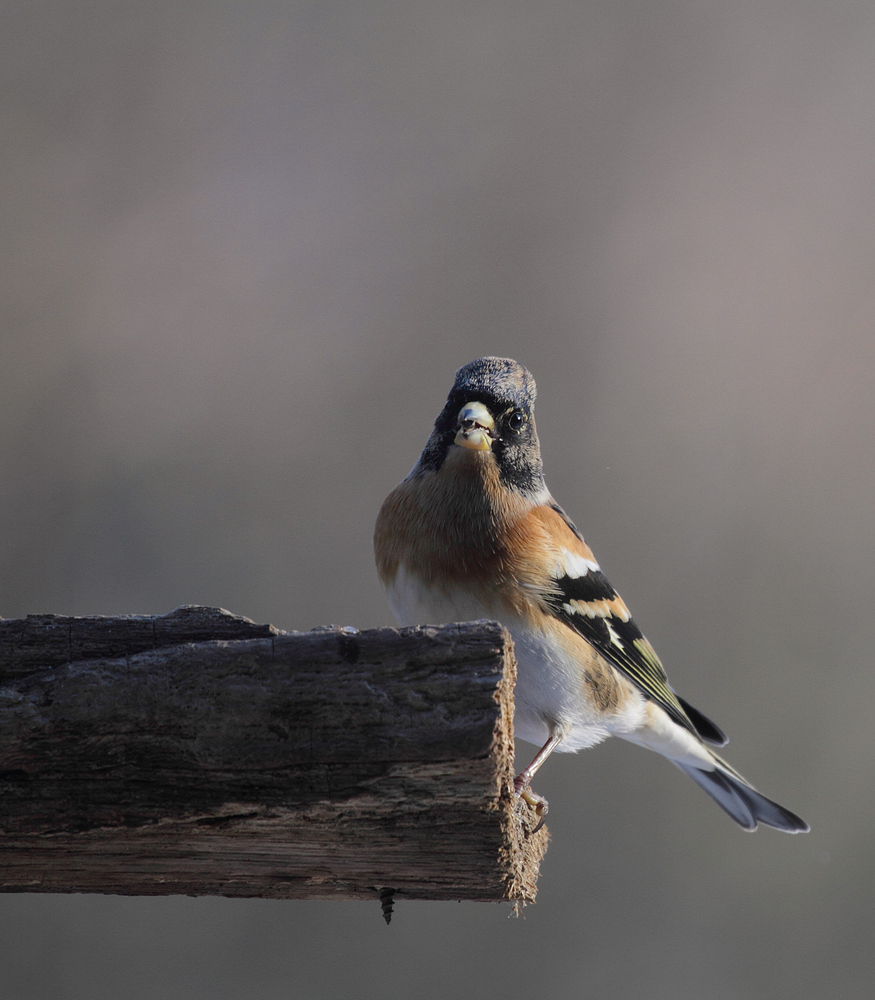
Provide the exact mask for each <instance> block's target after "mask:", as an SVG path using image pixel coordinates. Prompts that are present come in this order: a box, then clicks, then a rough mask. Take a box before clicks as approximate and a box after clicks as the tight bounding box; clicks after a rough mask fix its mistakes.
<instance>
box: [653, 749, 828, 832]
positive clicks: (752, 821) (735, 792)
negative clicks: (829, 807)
mask: <svg viewBox="0 0 875 1000" xmlns="http://www.w3.org/2000/svg"><path fill="white" fill-rule="evenodd" d="M711 756H712V757H713V758H714V763H715V768H714V770H713V771H703V770H701V769H700V768H698V767H694V766H693V765H692V764H688V763H681V762H680V761H677V760H672V764H675V765H676V766H677V767H679V768H680V769H681V770H682V771H683V772H684V774H688V775H689V776H690V777H691V778H692V779H693V781H695V782H696V784H697V785H698V786H699V787H700V788H704V789H705V791H706V792H707V793H708V794H709V795H710V796H711V798H712V799H714V801H715V802H716V803H717V805H718V806H720V808H721V809H724V810H725V811H726V812H728V813H729V815H730V816H731V817H732V818H733V819H734V820H735V822H736V823H738V825H739V826H742V827H744V829H745V830H755V829H756V827H757V823H763V824H765V825H766V826H772V827H774V828H775V829H776V830H783V831H784V832H785V833H805V832H806V831H807V830H808V829H809V827H808V824H807V823H806V822H805V820H804V819H800V818H799V817H798V816H797V815H796V814H795V813H792V812H790V810H789V809H785V808H784V807H783V806H779V805H778V803H777V802H773V801H772V800H771V799H767V798H766V797H765V795H761V794H760V793H759V792H758V791H757V790H756V789H755V788H753V787H752V786H751V785H749V784H748V783H747V782H746V781H745V780H744V778H742V776H741V775H740V774H739V773H738V772H737V771H734V770H733V769H732V768H731V767H730V766H729V765H728V764H727V763H726V762H725V761H723V760H721V759H720V757H718V756H717V754H715V753H712V754H711ZM669 759H670V760H671V758H669Z"/></svg>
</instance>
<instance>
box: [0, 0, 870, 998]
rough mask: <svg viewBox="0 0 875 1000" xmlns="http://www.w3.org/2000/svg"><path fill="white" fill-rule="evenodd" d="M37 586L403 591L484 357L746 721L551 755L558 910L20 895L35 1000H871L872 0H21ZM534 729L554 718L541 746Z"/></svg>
mask: <svg viewBox="0 0 875 1000" xmlns="http://www.w3.org/2000/svg"><path fill="white" fill-rule="evenodd" d="M0 25H2V30H0V49H2V54H0V74H2V100H0V116H2V118H0V135H2V142H0V157H2V177H3V184H2V191H0V198H2V226H0V253H2V268H0V281H2V305H3V311H4V316H3V322H2V333H0V337H2V353H0V524H2V529H3V530H2V532H0V565H2V573H0V614H2V615H3V616H4V617H16V616H19V615H25V614H27V613H31V612H55V613H60V614H77V615H78V614H95V613H102V614H118V613H163V612H166V611H169V610H170V609H172V608H174V607H175V606H177V605H179V604H183V603H203V604H213V605H219V606H222V607H225V608H228V609H230V610H232V611H234V612H236V613H239V614H244V615H248V616H250V617H252V618H254V619H256V620H257V621H260V622H265V621H269V622H272V623H273V624H275V625H277V626H280V627H282V628H287V629H309V628H311V627H313V626H315V625H319V624H325V623H329V622H332V623H338V624H352V625H357V626H359V627H367V626H373V625H379V624H387V623H390V622H391V616H390V613H389V611H388V608H387V606H386V604H385V603H384V599H383V597H382V594H381V593H380V591H379V587H378V584H377V581H376V577H375V573H374V571H373V568H372V555H371V530H372V525H373V521H374V517H375V515H376V512H377V510H378V508H379V505H380V503H381V501H382V499H383V497H384V496H385V494H386V493H387V492H388V491H389V489H390V488H391V487H392V486H394V485H395V483H396V482H397V481H398V480H399V479H401V478H402V477H403V476H404V475H405V474H406V472H407V471H408V469H409V468H410V466H411V465H412V464H413V462H414V461H415V459H416V457H417V455H418V454H419V451H420V449H421V447H422V445H423V443H424V441H425V438H426V436H427V434H428V432H429V430H430V427H431V423H432V421H433V419H434V417H435V415H436V414H437V412H438V410H439V409H440V407H441V405H442V403H443V400H444V397H445V395H446V392H447V390H448V388H449V386H450V384H451V381H452V377H453V373H454V372H455V370H456V368H458V367H459V366H460V365H462V364H464V363H465V362H467V361H470V360H471V359H472V358H474V357H477V356H479V355H482V354H499V355H505V356H511V357H515V358H516V359H518V360H519V361H520V362H522V363H524V364H526V365H527V366H528V367H529V368H530V369H531V370H532V371H533V372H534V374H535V376H536V378H537V380H538V385H539V390H540V399H539V404H538V424H539V431H540V434H541V439H542V444H543V450H544V458H545V462H546V470H547V478H548V482H549V484H550V486H551V488H552V490H553V493H554V494H555V496H556V497H557V499H558V500H559V501H560V503H562V504H563V505H564V506H565V507H566V509H567V510H568V512H569V514H570V515H571V516H572V517H573V518H574V519H575V520H576V521H577V522H578V524H579V525H580V527H581V529H582V530H583V531H584V533H585V534H586V536H587V539H588V541H589V542H590V543H591V544H592V545H593V547H594V548H595V551H596V553H597V555H598V556H599V558H600V560H601V562H602V565H603V566H604V567H605V569H606V571H607V573H608V575H609V577H610V579H611V580H612V582H613V583H614V584H615V585H616V586H617V587H618V589H619V590H620V591H621V593H622V594H623V595H624V597H625V598H626V600H627V602H628V603H629V604H630V605H631V607H632V609H633V613H634V614H635V616H636V618H637V620H638V621H639V623H640V624H641V626H642V627H643V628H644V630H645V632H646V633H647V635H648V636H649V638H650V639H651V640H652V641H653V643H654V645H655V646H656V648H657V649H658V650H659V652H660V654H661V656H662V658H663V660H664V662H665V663H666V665H667V668H668V670H669V674H670V676H671V678H672V681H673V683H674V684H675V686H676V687H677V688H678V690H680V691H681V692H682V693H683V694H684V695H685V697H686V698H688V699H689V700H690V701H691V702H692V703H693V704H695V705H696V706H697V707H699V708H701V709H702V710H703V711H705V712H706V713H707V714H709V715H710V716H712V717H713V718H714V719H715V720H716V721H718V722H719V723H720V724H721V725H723V726H724V727H725V728H726V729H727V730H728V732H729V733H730V735H731V737H732V743H731V745H730V747H729V748H728V753H727V756H728V758H729V759H730V760H731V761H732V763H733V764H735V766H737V767H738V768H739V769H740V770H741V771H742V773H744V774H746V775H747V776H748V777H750V778H751V779H752V780H753V781H754V783H755V784H757V785H758V786H759V787H760V788H761V789H762V790H763V791H764V792H766V793H767V794H769V795H772V796H774V797H775V798H777V799H779V800H780V801H781V802H783V803H785V804H786V805H788V806H789V807H791V808H792V809H794V810H796V811H798V812H799V813H801V814H802V815H803V816H804V817H805V818H806V819H808V820H809V821H810V823H811V825H812V828H813V830H812V833H810V834H808V835H807V836H800V837H795V838H791V837H787V836H783V835H779V834H777V833H775V832H773V831H771V830H761V831H760V832H758V833H757V834H755V835H747V834H744V833H743V832H741V831H740V830H739V829H738V828H736V827H735V826H734V824H733V823H732V822H731V821H730V820H729V819H728V818H727V817H726V816H724V815H723V813H722V812H720V810H719V809H717V808H716V807H715V806H714V805H713V804H712V803H711V802H710V801H709V800H708V799H707V798H706V797H705V796H704V795H702V793H701V792H700V791H699V790H698V789H696V788H695V786H694V785H693V784H692V782H689V781H687V780H686V779H685V778H684V777H683V776H682V775H680V774H679V773H678V772H677V771H675V770H674V769H673V768H671V767H669V766H668V765H667V764H666V763H665V762H664V761H662V760H661V759H659V758H657V757H656V756H654V755H650V754H647V753H645V752H643V751H641V750H639V749H637V748H634V747H632V746H629V745H626V744H621V743H620V742H619V741H616V742H615V743H612V744H608V745H605V746H602V747H599V748H597V749H595V750H592V751H589V752H587V753H584V754H580V755H577V756H572V755H557V756H556V757H554V758H553V759H552V760H551V761H550V763H549V764H548V766H546V767H545V768H544V770H543V771H542V772H541V774H540V775H539V779H538V790H539V791H541V792H543V793H544V794H545V795H546V796H547V797H548V798H549V799H550V803H551V812H550V829H551V831H552V836H553V842H552V846H551V848H550V850H549V852H548V855H547V858H546V860H545V862H544V864H543V866H542V878H541V882H540V891H539V901H538V904H537V906H535V907H533V908H529V909H527V911H526V913H525V919H522V920H509V919H507V913H508V911H507V908H504V907H490V906H484V905H476V904H437V903H433V904H426V903H410V902H408V903H404V902H399V904H398V906H397V909H396V917H395V920H394V921H393V923H392V925H391V927H389V928H387V927H386V926H385V925H384V924H383V921H382V919H381V916H380V908H379V904H378V903H377V902H375V903H374V904H373V906H367V905H365V904H360V903H325V904H317V903H283V902H272V901H257V900H256V901H239V900H238V901H234V900H224V899H186V898H166V899H147V898H119V897H99V896H72V897H61V896H39V895H32V896H27V895H20V896H0V995H2V997H3V998H4V1000H5V998H11V1000H32V998H39V1000H42V998H48V997H52V998H54V997H63V998H70V1000H78V998H88V1000H103V998H107V1000H109V998H112V1000H117V998H119V997H123V998H126V1000H127V998H130V1000H140V998H177V997H178V998H186V1000H188V998H192V1000H200V998H204V1000H207V998H209V1000H224V998H240V997H245V998H254V1000H268V998H270V1000H273V998H288V997H320V998H321V997H344V996H350V997H357V998H358V997H362V998H385V997H402V996H404V997H409V996H417V997H420V996H421V997H446V996H458V997H466V996H477V997H479V998H493V997H495V998H499V997H502V998H503V997H507V996H543V997H550V998H552V1000H564V998H577V997H582V996H594V997H595V996H598V997H638V996H645V997H648V998H655V1000H660V998H687V997H689V998H703V997H705V998H709V1000H724V998H726V1000H729V998H733V1000H735V998H742V1000H753V998H766V997H768V998H790V997H794V998H795V997H814V998H819V997H827V996H828V997H830V998H832V1000H845V998H863V997H866V998H868V997H870V996H871V995H872V989H873V979H872V973H873V965H875V960H873V947H872V940H873V934H875V916H873V900H872V895H873V893H872V884H873V875H875V860H873V841H872V838H873V835H872V832H871V827H872V812H873V808H872V798H873V784H875V783H873V745H872V724H871V714H872V706H873V696H875V683H873V675H872V669H871V661H872V653H873V645H875V643H873V634H872V629H873V625H872V623H873V610H872V596H873V557H875V526H873V516H872V503H873V488H875V463H873V450H875V449H873V431H872V423H873V415H875V396H873V374H875V372H873V368H875V337H873V331H875V280H873V279H875V59H873V51H875V6H873V4H872V3H871V0H831V2H829V3H827V2H819V3H818V2H805V0H762V2H756V3H755V2H728V3H722V4H721V3H711V2H705V0H686V2H684V0H674V2H671V0H669V2H663V3H653V2H652V0H559V2H539V3H532V2H529V3H522V2H503V3H497V2H492V0H481V2H479V3H476V4H475V3H460V2H457V0H448V2H439V3H426V2H422V0H414V2H409V3H394V2H389V0H378V2H371V3H361V2H358V3H352V2H350V3H344V2H341V0H322V2H318V3H312V2H310V3H306V2H300V3H290V2H285V3H283V2H279V0H273V2H269V0H254V2H250V3H247V4H245V5H244V4H229V3H205V2H203V0H193V2H189V3H187V4H181V3H179V2H171V0H168V2H163V3H162V2H152V3H148V2H147V3H143V4H139V5H134V4H120V3H111V2H109V0H80V2H78V3H72V2H70V0H55V2H52V0H42V2H40V3H38V4H6V5H4V7H3V10H2V14H0ZM520 753H521V755H522V754H525V755H528V754H530V753H531V748H529V747H525V746H524V747H521V748H520Z"/></svg>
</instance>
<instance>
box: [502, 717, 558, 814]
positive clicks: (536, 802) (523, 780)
mask: <svg viewBox="0 0 875 1000" xmlns="http://www.w3.org/2000/svg"><path fill="white" fill-rule="evenodd" d="M561 740H562V737H561V736H551V737H550V739H549V740H547V742H546V743H545V744H544V745H543V746H542V747H541V749H540V750H539V751H538V752H537V753H536V754H535V759H534V760H533V761H532V763H531V764H529V766H528V767H527V768H526V769H525V770H524V771H520V773H519V774H518V775H517V776H516V777H515V778H514V779H513V791H514V795H516V797H517V798H518V799H522V800H523V802H525V803H527V804H528V805H530V806H531V807H532V808H533V809H534V810H535V812H536V813H537V814H538V817H539V819H540V822H539V823H538V825H537V826H536V827H535V829H534V830H533V831H532V833H537V832H538V830H540V829H541V827H542V826H543V825H544V817H545V816H546V815H547V809H548V805H547V800H546V799H545V798H544V796H543V795H538V794H537V792H533V791H532V790H531V788H530V787H529V783H530V782H531V780H532V778H533V777H534V776H535V772H536V771H537V770H538V768H539V767H540V766H541V765H542V764H543V763H544V761H545V760H546V759H547V758H548V757H549V756H550V754H551V753H553V751H554V750H555V749H556V747H557V746H559V743H560V742H561Z"/></svg>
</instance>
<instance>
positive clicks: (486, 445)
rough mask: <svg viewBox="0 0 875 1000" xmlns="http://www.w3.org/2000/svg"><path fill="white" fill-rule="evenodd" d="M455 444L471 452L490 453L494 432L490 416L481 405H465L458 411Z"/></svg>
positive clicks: (493, 422) (493, 423)
mask: <svg viewBox="0 0 875 1000" xmlns="http://www.w3.org/2000/svg"><path fill="white" fill-rule="evenodd" d="M458 422H459V428H458V430H457V431H456V444H458V445H461V447H462V448H470V449H471V450H472V451H491V450H492V440H493V437H494V435H493V434H492V431H494V430H495V421H494V420H493V419H492V414H491V413H490V412H489V410H487V409H486V407H485V406H484V405H483V404H482V403H466V404H465V405H464V406H463V407H462V409H461V410H459V417H458Z"/></svg>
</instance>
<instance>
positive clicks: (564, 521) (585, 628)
mask: <svg viewBox="0 0 875 1000" xmlns="http://www.w3.org/2000/svg"><path fill="white" fill-rule="evenodd" d="M541 510H542V511H543V512H544V515H543V516H544V517H546V519H547V524H546V525H545V526H546V527H547V528H548V530H549V531H550V533H551V534H552V536H553V538H554V539H555V540H556V541H557V542H558V548H559V552H560V555H559V558H558V560H557V565H556V566H555V567H554V568H553V572H552V574H551V585H550V588H549V590H547V591H546V592H545V593H544V595H543V597H542V600H543V601H544V603H545V604H546V605H547V607H548V608H549V610H550V612H551V613H552V614H553V615H555V616H556V617H557V618H559V619H560V620H561V621H563V622H564V623H565V624H566V625H567V626H568V627H569V628H571V629H573V630H574V631H575V632H577V633H578V635H580V636H582V637H583V638H584V639H586V640H587V642H589V643H590V645H592V646H593V647H594V648H595V649H596V650H597V652H598V653H600V654H601V656H603V657H604V658H605V659H606V660H608V662H610V663H612V664H613V665H614V666H615V667H616V668H617V669H618V670H620V671H621V672H622V673H623V674H625V676H626V677H628V678H629V680H630V681H632V683H633V684H635V685H636V686H637V687H638V688H640V690H641V691H642V692H643V693H644V694H645V695H646V696H647V697H648V698H650V699H652V700H653V701H654V702H656V704H657V705H659V706H660V707H661V708H662V709H664V710H665V711H666V712H667V713H668V714H669V716H670V717H671V718H672V719H673V720H674V721H675V722H677V723H678V724H679V725H681V726H683V727H684V728H685V729H688V730H689V731H690V732H691V733H694V734H695V735H696V736H698V737H699V738H700V739H703V740H705V741H706V742H708V743H712V744H714V745H716V746H723V745H724V744H725V743H726V742H727V739H726V736H725V735H724V734H723V732H722V731H721V730H720V728H719V727H718V726H716V725H715V724H714V723H713V722H711V720H710V719H708V718H706V717H705V716H704V715H702V713H701V712H699V711H697V710H696V709H694V708H693V707H692V706H691V705H689V704H688V703H687V702H685V701H682V700H681V699H680V698H678V696H677V695H676V694H675V693H674V691H672V689H671V687H670V686H669V683H668V678H667V677H666V674H665V669H664V668H663V666H662V663H661V662H660V660H659V657H658V656H657V655H656V652H655V651H654V649H653V646H651V645H650V643H649V642H648V641H647V639H646V638H645V637H644V635H643V634H642V632H641V630H640V629H639V628H638V626H637V625H636V624H635V622H634V621H633V619H632V616H631V615H630V613H629V609H628V608H627V607H626V604H625V602H624V601H623V599H622V597H620V595H619V594H618V593H617V592H616V591H615V590H614V588H613V587H612V586H611V584H610V583H609V581H608V578H607V577H606V576H605V574H604V573H603V572H602V570H601V567H600V566H599V564H598V563H597V562H596V560H595V557H594V556H593V554H592V550H591V549H590V547H589V546H588V545H587V544H586V542H585V541H584V540H583V536H582V535H581V534H580V532H579V531H578V530H577V528H576V527H575V525H574V523H573V522H572V521H571V520H570V519H569V517H568V515H567V514H566V513H565V511H564V510H562V508H561V507H560V506H559V505H558V504H556V503H551V504H550V505H549V507H546V508H541Z"/></svg>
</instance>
